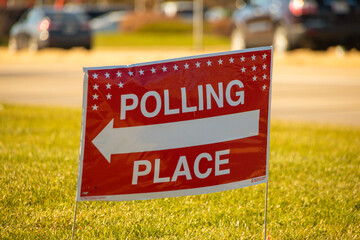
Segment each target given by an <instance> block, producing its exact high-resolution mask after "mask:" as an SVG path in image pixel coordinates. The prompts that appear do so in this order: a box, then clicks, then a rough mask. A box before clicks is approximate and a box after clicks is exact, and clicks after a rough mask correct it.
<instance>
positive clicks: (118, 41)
mask: <svg viewBox="0 0 360 240" xmlns="http://www.w3.org/2000/svg"><path fill="white" fill-rule="evenodd" d="M229 45H230V39H229V38H226V37H221V36H216V35H204V46H229ZM94 46H95V47H129V46H132V47H158V46H163V47H169V46H170V47H184V46H185V47H192V46H193V36H192V34H191V33H121V34H118V33H103V34H95V35H94Z"/></svg>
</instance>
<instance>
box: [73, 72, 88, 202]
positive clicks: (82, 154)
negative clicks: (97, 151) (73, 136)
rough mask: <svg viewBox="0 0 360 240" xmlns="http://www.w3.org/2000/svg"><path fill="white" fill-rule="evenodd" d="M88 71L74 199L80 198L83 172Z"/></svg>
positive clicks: (85, 77)
mask: <svg viewBox="0 0 360 240" xmlns="http://www.w3.org/2000/svg"><path fill="white" fill-rule="evenodd" d="M88 82H89V80H88V73H87V71H86V72H85V74H84V88H83V104H82V111H81V134H80V149H79V167H78V182H77V187H76V200H75V201H79V200H80V192H81V184H82V182H81V177H82V173H83V161H84V150H85V128H86V112H87V111H86V109H87V95H88V85H89V84H88Z"/></svg>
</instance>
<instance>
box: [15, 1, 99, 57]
mask: <svg viewBox="0 0 360 240" xmlns="http://www.w3.org/2000/svg"><path fill="white" fill-rule="evenodd" d="M91 45H92V35H91V31H90V28H89V24H88V21H87V16H86V15H85V14H84V13H83V12H81V11H66V10H57V9H54V8H52V7H34V8H32V9H30V10H29V11H28V12H26V13H25V14H24V15H22V17H21V18H20V20H19V21H18V22H17V23H16V24H15V25H14V26H13V27H12V28H11V30H10V38H9V50H10V51H12V52H15V51H17V50H20V49H23V48H28V49H29V50H30V51H31V52H35V51H37V50H39V49H42V48H47V47H58V48H65V49H67V48H71V47H76V46H79V47H84V48H86V49H91Z"/></svg>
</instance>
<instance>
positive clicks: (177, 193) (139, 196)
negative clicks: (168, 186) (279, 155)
mask: <svg viewBox="0 0 360 240" xmlns="http://www.w3.org/2000/svg"><path fill="white" fill-rule="evenodd" d="M262 177H264V178H265V179H264V180H261V181H257V182H252V180H251V179H248V180H244V181H239V182H233V183H226V184H221V185H215V186H208V187H201V188H191V189H184V190H174V191H164V192H150V193H134V194H120V195H105V196H89V197H81V198H79V200H78V201H118V202H121V201H131V200H148V199H157V198H169V197H182V196H190V195H200V194H206V193H215V192H221V191H227V190H232V189H238V188H243V187H248V186H253V185H257V184H261V183H266V182H267V177H266V176H262ZM257 178H261V176H260V177H256V178H255V179H257Z"/></svg>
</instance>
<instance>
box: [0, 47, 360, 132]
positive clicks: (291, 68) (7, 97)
mask: <svg viewBox="0 0 360 240" xmlns="http://www.w3.org/2000/svg"><path fill="white" fill-rule="evenodd" d="M226 50H227V49H212V50H208V51H207V52H194V51H191V50H189V49H175V50H173V49H156V50H152V49H149V48H148V49H116V50H114V49H100V50H95V51H92V52H87V51H85V50H81V49H74V50H70V51H65V50H45V51H41V52H40V53H38V54H36V55H31V54H29V53H27V52H21V53H19V54H17V55H10V54H8V52H7V49H6V48H0V103H16V104H34V105H54V106H74V107H80V106H81V104H82V102H81V101H82V82H83V72H82V67H90V66H108V65H124V64H132V63H138V62H148V61H155V60H162V59H169V58H176V57H184V56H189V55H195V54H203V53H209V52H214V51H226ZM338 55H339V54H337V52H336V51H335V50H333V49H330V50H328V51H327V52H311V51H308V50H299V51H295V52H292V53H289V54H286V55H284V56H276V55H275V58H274V68H273V92H272V113H271V116H272V119H276V120H291V121H297V122H317V123H322V124H336V125H338V124H339V125H349V126H360V52H350V53H346V54H345V55H342V56H338Z"/></svg>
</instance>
